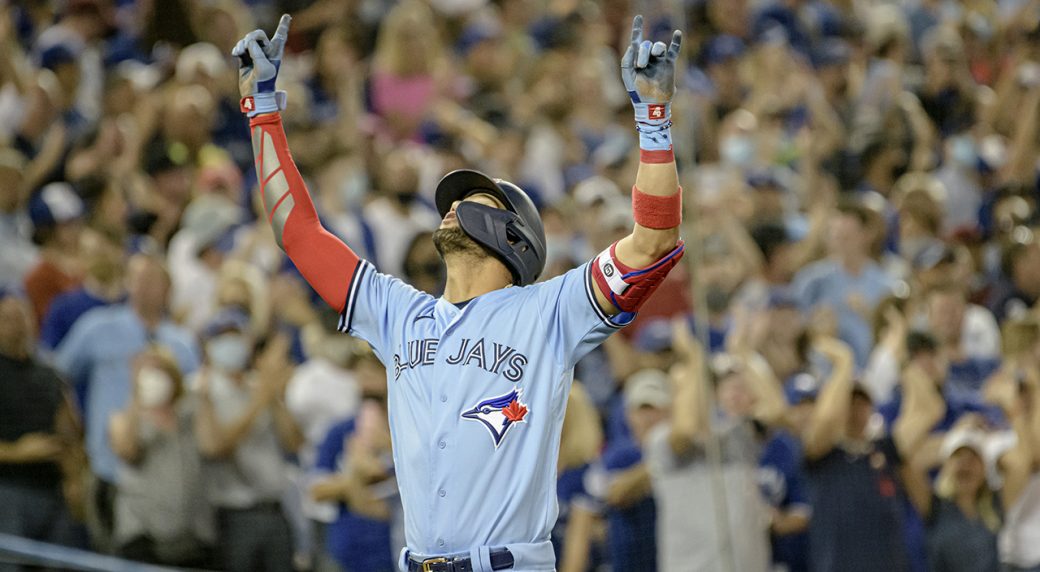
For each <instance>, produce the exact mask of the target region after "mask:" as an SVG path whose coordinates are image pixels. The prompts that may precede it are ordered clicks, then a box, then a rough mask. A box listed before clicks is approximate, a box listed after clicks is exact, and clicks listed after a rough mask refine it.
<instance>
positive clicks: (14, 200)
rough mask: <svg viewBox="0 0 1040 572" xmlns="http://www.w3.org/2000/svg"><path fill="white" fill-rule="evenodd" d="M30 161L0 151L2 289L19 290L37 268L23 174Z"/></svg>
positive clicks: (1, 149) (4, 150) (11, 153)
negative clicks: (31, 271)
mask: <svg viewBox="0 0 1040 572" xmlns="http://www.w3.org/2000/svg"><path fill="white" fill-rule="evenodd" d="M26 165H27V161H26V159H25V156H23V155H22V154H21V153H19V152H18V151H15V150H14V149H7V148H3V147H0V239H2V240H3V243H4V248H3V250H2V251H0V288H12V287H15V286H20V285H21V284H22V283H23V281H24V279H25V275H26V274H27V273H28V272H29V270H31V269H32V268H33V267H34V266H35V265H36V259H37V256H38V254H37V252H36V247H35V246H34V245H33V243H32V241H31V238H32V223H31V221H30V218H29V216H28V213H27V212H26V209H25V202H26V197H25V193H24V190H23V174H24V172H25V169H26Z"/></svg>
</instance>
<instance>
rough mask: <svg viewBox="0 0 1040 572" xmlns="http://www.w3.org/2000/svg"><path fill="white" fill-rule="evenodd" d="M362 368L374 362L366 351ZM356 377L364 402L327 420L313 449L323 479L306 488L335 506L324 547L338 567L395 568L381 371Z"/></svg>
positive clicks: (392, 501)
mask: <svg viewBox="0 0 1040 572" xmlns="http://www.w3.org/2000/svg"><path fill="white" fill-rule="evenodd" d="M359 365H361V366H362V367H365V368H373V369H375V368H379V363H378V362H377V361H376V359H375V356H374V355H373V354H371V353H368V354H363V355H362V356H361V357H360V358H359ZM377 373H382V372H376V371H373V373H372V374H371V375H365V376H363V377H359V379H361V380H363V381H362V384H363V385H362V393H363V394H364V396H365V401H364V404H363V405H362V407H361V409H360V411H359V412H358V414H357V415H356V416H352V417H350V418H348V419H346V420H344V421H341V422H339V423H337V424H335V425H333V426H332V427H331V428H330V429H329V431H328V434H327V435H326V436H325V439H324V441H323V442H322V444H321V445H320V447H319V450H318V460H317V462H316V464H315V467H316V468H317V469H318V470H319V471H320V472H321V473H324V475H325V477H324V479H322V480H320V481H318V482H317V483H315V484H314V486H313V487H312V488H311V495H312V496H313V498H314V499H315V500H316V501H318V502H333V503H335V504H336V506H337V515H336V517H335V519H334V520H333V521H332V522H330V523H329V524H328V527H327V528H326V534H327V535H326V537H325V539H324V544H325V549H326V551H327V552H328V553H329V555H331V556H332V558H333V559H334V560H335V561H336V562H337V563H338V564H339V566H340V567H341V569H342V570H343V571H344V572H354V571H355V570H356V571H361V570H364V571H372V572H382V571H390V570H394V569H395V568H396V565H395V561H396V558H397V552H398V550H396V549H397V548H398V546H397V544H398V543H397V542H394V540H393V539H392V536H391V530H392V520H394V519H395V513H399V512H400V509H399V508H398V506H397V505H399V504H400V501H399V500H397V499H396V496H397V491H396V486H395V484H396V483H395V481H394V474H393V458H392V456H391V455H390V427H389V422H388V421H387V412H386V379H385V376H384V375H377Z"/></svg>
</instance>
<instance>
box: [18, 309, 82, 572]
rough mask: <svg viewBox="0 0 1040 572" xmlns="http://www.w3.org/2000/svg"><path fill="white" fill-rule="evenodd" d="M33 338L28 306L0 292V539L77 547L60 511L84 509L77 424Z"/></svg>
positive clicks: (77, 535) (67, 515) (70, 523)
mask: <svg viewBox="0 0 1040 572" xmlns="http://www.w3.org/2000/svg"><path fill="white" fill-rule="evenodd" d="M33 337H34V336H33V325H32V315H31V312H30V309H29V304H28V303H27V301H26V300H24V299H22V298H19V297H17V296H14V295H12V294H10V293H6V292H0V395H2V397H0V419H2V421H0V506H3V507H4V508H3V510H0V533H2V534H13V535H15V536H23V537H26V538H31V539H33V540H42V541H45V542H53V543H56V544H64V545H67V546H82V545H83V534H82V532H81V531H80V529H79V527H78V525H77V524H76V523H75V521H74V520H73V517H72V512H71V511H70V509H69V506H68V505H67V504H66V503H67V502H71V503H79V502H81V501H82V498H78V497H79V496H80V495H81V494H82V491H81V489H80V487H79V486H78V485H79V484H78V483H77V482H76V479H78V478H79V477H80V475H79V472H78V468H79V466H80V465H82V456H83V455H82V449H81V447H80V438H81V437H80V433H79V431H80V428H79V421H78V419H77V417H76V413H75V406H74V405H73V403H72V400H71V399H70V398H69V395H68V391H67V387H66V385H65V383H64V382H62V381H61V379H59V378H58V375H57V373H56V372H55V371H54V370H52V369H50V368H49V367H46V366H44V365H43V364H41V363H39V362H38V361H36V359H35V358H33V353H32V352H33V344H32V340H33ZM15 569H16V570H18V569H19V568H17V567H16V568H15Z"/></svg>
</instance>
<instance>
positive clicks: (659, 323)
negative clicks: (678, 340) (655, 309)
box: [632, 318, 672, 353]
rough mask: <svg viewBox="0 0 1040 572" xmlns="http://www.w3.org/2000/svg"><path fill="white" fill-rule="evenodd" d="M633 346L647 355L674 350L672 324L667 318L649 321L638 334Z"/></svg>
mask: <svg viewBox="0 0 1040 572" xmlns="http://www.w3.org/2000/svg"><path fill="white" fill-rule="evenodd" d="M632 345H633V346H634V347H635V348H636V349H637V350H639V351H641V352H647V353H657V352H661V351H664V350H670V349H672V322H671V321H670V320H668V319H665V318H656V319H653V320H650V321H648V322H647V323H646V324H644V325H643V327H641V328H639V331H638V332H636V336H635V339H634V340H633V341H632Z"/></svg>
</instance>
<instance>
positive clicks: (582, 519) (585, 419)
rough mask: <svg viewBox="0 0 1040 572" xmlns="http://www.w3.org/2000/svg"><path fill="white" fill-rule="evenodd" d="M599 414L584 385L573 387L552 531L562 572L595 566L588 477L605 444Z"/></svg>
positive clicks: (580, 571) (565, 421)
mask: <svg viewBox="0 0 1040 572" xmlns="http://www.w3.org/2000/svg"><path fill="white" fill-rule="evenodd" d="M600 427H601V424H600V420H599V415H597V414H596V409H595V407H593V405H592V402H591V401H590V400H589V396H588V394H587V393H586V392H585V388H584V386H583V385H582V384H581V382H575V383H574V384H572V385H571V390H570V396H569V397H568V398H567V411H566V413H565V414H564V418H563V432H562V434H561V436H560V455H559V461H558V463H557V477H556V499H557V504H558V505H559V513H558V516H557V518H556V526H554V527H553V530H552V542H553V549H554V550H555V551H556V562H557V563H558V566H559V569H560V571H561V572H584V571H585V570H588V569H589V568H594V567H595V566H596V559H597V556H598V550H596V549H595V547H594V543H593V529H594V525H595V523H596V512H595V509H594V508H593V506H592V500H591V497H590V495H589V492H588V491H587V490H586V488H585V478H586V475H587V474H588V471H589V464H590V463H591V462H592V461H593V460H595V458H596V456H597V455H598V454H599V450H600V448H601V446H602V444H603V430H602V429H601V428H600Z"/></svg>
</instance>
